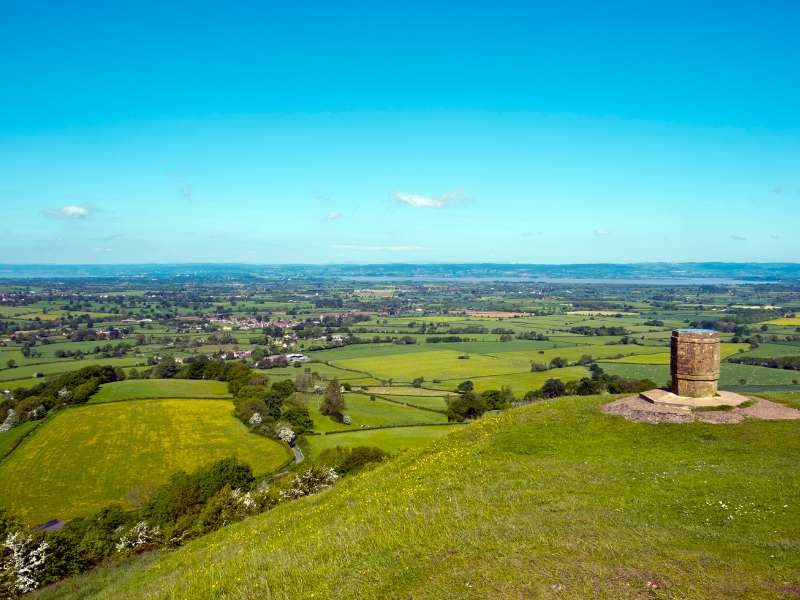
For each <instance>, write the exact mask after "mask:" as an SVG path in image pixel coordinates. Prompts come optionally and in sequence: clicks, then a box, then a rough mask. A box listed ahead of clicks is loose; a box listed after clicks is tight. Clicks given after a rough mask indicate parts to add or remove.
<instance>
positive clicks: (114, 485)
mask: <svg viewBox="0 0 800 600" xmlns="http://www.w3.org/2000/svg"><path fill="white" fill-rule="evenodd" d="M231 413H232V409H231V403H230V402H226V401H221V400H189V399H186V400H143V401H139V402H120V403H111V404H99V405H94V406H93V405H87V406H82V407H79V408H71V409H67V410H64V411H61V412H59V413H58V414H56V415H55V416H54V417H52V418H50V419H48V420H47V421H46V422H45V423H44V424H42V426H41V428H40V429H39V430H37V431H36V432H35V434H33V435H32V436H31V437H30V438H28V439H26V440H25V441H24V442H23V443H22V444H21V445H20V446H19V447H18V448H17V449H16V450H14V452H12V453H11V455H10V456H9V458H8V460H6V461H4V462H3V464H2V465H0V481H3V484H4V485H3V486H2V487H0V506H4V507H6V508H8V509H10V510H11V511H12V512H13V513H15V514H17V515H19V516H20V517H21V518H23V519H25V520H26V521H27V522H29V523H31V524H37V523H41V522H43V521H46V520H48V519H52V518H60V519H69V518H72V517H75V516H79V515H83V514H87V513H90V512H93V511H96V510H98V509H100V508H102V507H104V506H107V505H108V504H109V503H111V502H120V503H123V504H126V503H128V502H129V501H130V496H129V494H130V493H132V492H133V493H139V494H141V493H142V492H144V491H146V490H147V489H150V488H153V487H155V486H157V485H159V484H161V483H163V482H164V481H165V480H166V479H167V477H168V476H169V475H170V474H171V473H173V472H175V471H177V470H179V469H185V470H187V471H190V470H193V469H195V468H197V467H198V466H200V465H203V464H207V463H209V462H212V461H213V460H216V459H218V458H221V457H224V456H228V455H230V454H235V455H236V456H238V457H239V458H241V459H242V460H244V461H245V462H247V463H249V464H250V465H251V466H252V467H253V470H254V471H255V472H256V473H265V472H268V471H272V470H274V469H276V468H278V467H279V466H281V465H282V464H283V463H284V462H286V461H287V460H288V459H289V451H288V449H287V448H286V447H285V446H282V445H281V444H279V443H278V442H275V441H272V440H268V439H266V438H263V437H260V436H256V435H251V434H249V433H248V431H247V428H246V427H245V426H244V425H242V423H240V422H239V421H237V420H236V419H235V418H234V417H233V415H232V414H231ZM137 490H138V492H137Z"/></svg>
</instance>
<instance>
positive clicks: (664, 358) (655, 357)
mask: <svg viewBox="0 0 800 600" xmlns="http://www.w3.org/2000/svg"><path fill="white" fill-rule="evenodd" d="M749 347H750V346H749V345H748V344H730V343H722V344H720V349H719V353H720V358H721V359H722V360H725V359H726V358H728V357H729V356H733V355H734V354H738V353H739V352H740V351H741V350H746V349H747V348H749ZM669 360H670V354H669V352H658V353H655V354H637V355H633V356H624V357H622V358H615V359H610V360H609V361H608V362H617V363H630V364H634V365H636V364H639V365H668V364H669Z"/></svg>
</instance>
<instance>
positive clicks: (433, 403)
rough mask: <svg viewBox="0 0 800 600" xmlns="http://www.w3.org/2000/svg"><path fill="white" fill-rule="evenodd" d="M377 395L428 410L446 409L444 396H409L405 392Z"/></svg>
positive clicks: (452, 395)
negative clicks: (401, 393) (395, 394)
mask: <svg viewBox="0 0 800 600" xmlns="http://www.w3.org/2000/svg"><path fill="white" fill-rule="evenodd" d="M450 396H451V397H453V398H455V396H456V394H450ZM379 397H380V398H387V399H388V400H392V401H394V402H401V403H403V404H408V405H409V406H419V407H422V408H427V409H429V410H439V411H444V410H447V400H446V399H445V398H446V397H445V396H428V395H425V396H409V395H405V394H403V395H399V396H392V395H391V394H381V395H380V396H379Z"/></svg>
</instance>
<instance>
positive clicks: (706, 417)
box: [603, 396, 800, 425]
mask: <svg viewBox="0 0 800 600" xmlns="http://www.w3.org/2000/svg"><path fill="white" fill-rule="evenodd" d="M754 400H755V404H753V405H751V406H748V407H747V408H733V409H731V410H715V411H692V410H691V409H688V408H685V407H681V406H674V405H667V404H656V403H653V402H648V401H647V400H644V399H642V398H640V397H639V396H630V397H628V398H620V399H619V400H614V401H613V402H609V403H608V404H606V405H605V406H603V412H604V413H608V414H611V415H619V416H621V417H623V418H625V419H627V420H628V421H636V422H637V423H690V422H692V421H702V422H703V423H713V424H718V425H729V424H731V423H741V422H742V421H744V419H745V418H746V417H750V418H753V419H765V420H769V421H777V420H787V419H800V410H797V409H794V408H789V407H788V406H784V405H783V404H778V403H777V402H770V401H769V400H764V399H761V398H754Z"/></svg>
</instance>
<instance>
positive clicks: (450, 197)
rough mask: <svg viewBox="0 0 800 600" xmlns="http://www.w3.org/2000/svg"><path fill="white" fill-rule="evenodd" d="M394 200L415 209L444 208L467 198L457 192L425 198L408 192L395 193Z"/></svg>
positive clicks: (460, 192) (462, 193)
mask: <svg viewBox="0 0 800 600" xmlns="http://www.w3.org/2000/svg"><path fill="white" fill-rule="evenodd" d="M394 199H395V200H397V201H398V202H400V203H401V204H405V205H407V206H413V207H414V208H443V207H445V206H447V205H448V204H451V203H453V202H464V201H466V200H467V198H466V197H465V196H464V192H462V191H460V190H455V191H452V192H447V193H445V194H442V195H441V196H423V195H422V194H410V193H408V192H395V193H394Z"/></svg>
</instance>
